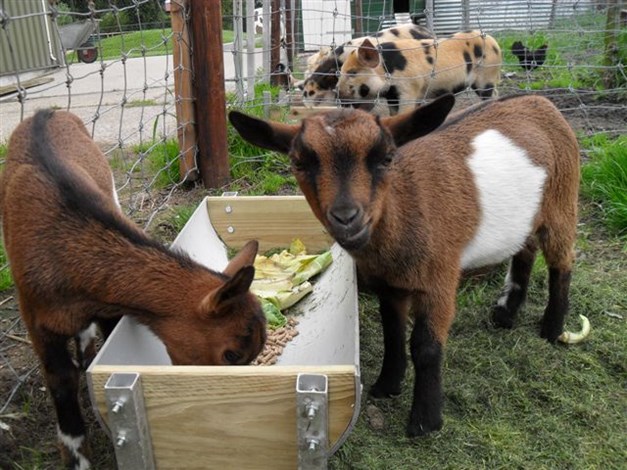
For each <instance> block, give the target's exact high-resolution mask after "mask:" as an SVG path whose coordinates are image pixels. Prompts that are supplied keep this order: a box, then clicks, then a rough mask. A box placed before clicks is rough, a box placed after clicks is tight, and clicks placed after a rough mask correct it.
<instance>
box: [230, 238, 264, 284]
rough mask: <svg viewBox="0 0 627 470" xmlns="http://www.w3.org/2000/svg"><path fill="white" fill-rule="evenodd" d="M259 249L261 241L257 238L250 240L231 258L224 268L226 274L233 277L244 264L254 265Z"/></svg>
mask: <svg viewBox="0 0 627 470" xmlns="http://www.w3.org/2000/svg"><path fill="white" fill-rule="evenodd" d="M257 251H259V242H258V241H257V240H250V241H249V242H248V243H246V244H245V245H244V246H243V247H242V249H241V250H239V252H238V253H237V254H236V255H235V256H234V257H233V258H231V261H229V264H228V265H227V266H226V268H224V271H223V272H224V274H226V275H227V276H230V277H233V276H235V274H236V273H237V272H238V271H239V270H240V269H242V268H243V267H244V266H252V265H253V264H255V256H257Z"/></svg>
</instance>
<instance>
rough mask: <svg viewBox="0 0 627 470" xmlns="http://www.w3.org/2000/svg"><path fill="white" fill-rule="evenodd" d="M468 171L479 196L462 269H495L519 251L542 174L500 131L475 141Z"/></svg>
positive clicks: (527, 231)
mask: <svg viewBox="0 0 627 470" xmlns="http://www.w3.org/2000/svg"><path fill="white" fill-rule="evenodd" d="M473 147H474V153H473V154H472V155H471V156H470V157H469V159H468V166H469V167H470V170H471V172H472V174H473V176H474V182H475V185H476V187H477V189H478V192H479V206H480V211H481V214H480V222H479V227H478V228H477V231H476V232H475V236H474V237H473V239H472V240H471V241H470V243H469V244H468V245H467V246H466V248H465V249H464V252H463V255H462V262H461V264H462V268H463V269H469V268H477V267H480V266H486V265H490V264H496V263H499V262H501V261H503V260H504V259H507V258H509V257H510V256H512V255H514V254H516V253H517V252H519V251H520V249H521V248H522V247H523V245H524V243H525V241H526V240H527V237H528V236H529V235H530V231H531V229H532V225H533V219H534V218H535V216H536V214H537V212H538V209H539V207H540V203H541V202H542V195H543V189H544V181H545V180H546V177H547V174H546V170H545V169H544V168H542V167H539V166H536V165H534V164H533V162H531V160H530V159H529V157H528V156H527V152H526V151H525V150H524V149H522V148H520V147H518V146H517V145H516V144H514V142H512V141H511V140H510V139H508V138H507V137H506V136H504V135H503V134H501V133H500V132H498V131H496V130H494V129H490V130H487V131H485V132H484V133H482V134H480V135H478V136H477V137H475V139H474V141H473Z"/></svg>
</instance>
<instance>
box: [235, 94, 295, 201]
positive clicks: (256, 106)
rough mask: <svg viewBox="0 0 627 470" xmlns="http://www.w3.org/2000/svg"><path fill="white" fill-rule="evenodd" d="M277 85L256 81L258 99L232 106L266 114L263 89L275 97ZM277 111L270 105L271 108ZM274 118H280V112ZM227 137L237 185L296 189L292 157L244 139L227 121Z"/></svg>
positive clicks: (267, 190)
mask: <svg viewBox="0 0 627 470" xmlns="http://www.w3.org/2000/svg"><path fill="white" fill-rule="evenodd" d="M279 90H280V89H279V88H278V87H272V86H270V85H269V84H267V83H259V84H257V85H255V97H259V99H255V100H254V101H252V102H251V103H247V104H246V106H245V107H244V106H241V107H238V106H235V105H233V106H231V107H230V108H229V110H234V109H237V110H239V111H242V112H244V113H247V114H250V115H254V116H258V117H263V116H264V115H265V114H266V105H264V103H263V99H262V98H261V97H262V96H263V92H264V91H269V92H270V94H271V97H272V100H273V101H275V100H276V98H277V97H278V94H279ZM227 101H228V102H231V103H232V102H234V101H235V95H234V94H232V93H231V94H228V95H227ZM270 110H272V111H274V109H273V108H272V107H271V108H270V109H268V111H270ZM275 119H280V116H278V117H276V118H275ZM227 140H228V149H229V158H230V165H231V176H232V178H233V180H234V181H235V183H234V187H239V188H238V189H241V190H243V191H245V192H247V193H248V194H251V195H257V194H276V193H279V192H281V191H287V192H294V191H295V190H296V186H297V185H296V180H295V179H294V177H293V176H292V173H291V171H290V163H289V158H288V157H287V156H285V155H283V154H280V153H278V152H271V151H264V150H263V149H260V148H259V147H257V146H255V145H252V144H250V143H248V142H246V141H245V140H243V139H242V138H241V137H240V135H239V134H238V132H237V131H236V130H235V129H234V128H233V127H232V126H231V125H228V130H227Z"/></svg>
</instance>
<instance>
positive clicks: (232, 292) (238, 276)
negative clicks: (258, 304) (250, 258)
mask: <svg viewBox="0 0 627 470" xmlns="http://www.w3.org/2000/svg"><path fill="white" fill-rule="evenodd" d="M254 278H255V268H254V267H252V266H244V267H243V268H241V269H240V270H239V271H237V272H236V273H235V275H234V276H233V277H231V278H230V279H229V280H228V281H226V282H225V283H224V284H222V285H221V286H220V287H218V288H217V289H215V290H213V291H211V292H209V294H207V295H206V296H205V298H204V299H203V300H202V302H201V303H200V311H201V312H202V313H210V312H215V311H216V310H219V306H220V305H221V304H222V303H224V302H227V301H229V300H231V299H234V298H235V297H238V296H240V295H244V294H246V293H247V292H248V289H250V285H251V284H252V282H253V279H254Z"/></svg>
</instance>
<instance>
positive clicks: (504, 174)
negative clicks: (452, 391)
mask: <svg viewBox="0 0 627 470" xmlns="http://www.w3.org/2000/svg"><path fill="white" fill-rule="evenodd" d="M454 103H455V99H454V97H453V95H445V96H443V97H441V98H439V99H437V100H435V101H433V102H432V103H430V104H428V105H424V106H421V107H419V108H417V109H416V110H414V111H412V112H409V113H405V114H399V115H397V116H393V117H385V118H380V117H376V116H373V115H371V114H369V113H366V112H364V111H361V110H349V109H345V110H337V111H331V112H327V113H320V114H318V115H315V116H311V117H309V118H307V119H305V120H303V121H302V123H301V124H295V125H290V124H282V123H275V122H270V121H263V120H260V119H256V118H252V117H249V116H246V115H243V114H241V113H236V112H231V113H230V120H231V123H232V124H233V125H234V126H235V128H236V129H237V130H238V131H239V132H240V133H241V135H242V136H243V137H244V138H245V139H247V140H249V141H250V142H251V143H253V144H256V145H258V146H260V147H264V148H267V149H272V150H277V151H280V152H285V153H288V154H289V156H290V159H291V162H292V170H293V172H294V174H295V176H296V179H297V180H298V183H299V185H300V187H301V189H302V191H303V193H304V195H305V197H306V198H307V201H308V202H309V204H310V206H311V208H312V210H313V212H314V214H315V215H316V216H317V218H318V219H319V220H320V221H321V222H322V224H323V225H324V226H325V228H326V229H327V230H328V231H329V233H330V234H331V235H332V236H333V237H334V238H335V240H336V241H337V242H338V243H339V244H340V245H341V246H342V247H344V248H345V249H346V250H347V251H348V252H349V253H350V254H351V255H352V257H353V258H354V259H355V262H356V264H357V269H358V272H359V274H360V277H361V279H363V280H364V281H365V283H366V284H367V285H368V286H369V287H370V288H372V289H373V290H374V291H375V292H376V293H377V295H378V296H379V300H380V313H381V320H382V323H383V335H384V345H385V352H384V357H383V366H382V369H381V373H380V375H379V378H378V379H377V381H376V383H375V384H374V385H373V386H372V388H371V390H370V393H371V394H372V395H373V396H375V397H388V396H393V395H397V394H399V393H400V392H401V383H402V381H403V378H404V375H405V369H406V364H407V360H406V351H405V330H406V323H407V317H408V314H410V313H411V314H412V315H413V317H414V328H413V331H412V333H411V340H410V351H411V357H412V360H413V364H414V369H415V373H416V381H415V385H414V395H413V404H412V409H411V414H410V418H409V424H408V427H407V432H408V434H409V435H410V436H416V435H422V434H426V433H429V432H431V431H434V430H438V429H440V428H441V426H442V387H441V363H442V354H443V348H444V345H445V343H446V340H447V336H448V332H449V328H450V326H451V323H452V322H453V318H454V316H455V297H456V290H457V287H458V283H459V280H460V275H461V273H462V271H463V270H466V269H471V268H476V267H479V266H484V265H490V264H495V263H499V262H501V261H503V260H505V259H507V258H511V264H510V268H509V273H508V276H507V280H506V286H505V292H504V294H503V296H502V298H501V299H499V301H498V302H497V304H496V306H495V307H494V312H493V315H492V318H493V321H494V322H495V323H496V324H497V325H499V326H502V327H511V326H512V325H513V321H514V318H515V316H516V313H517V312H518V310H519V308H520V306H521V304H522V303H523V301H524V299H525V296H526V292H527V285H528V282H529V276H530V273H531V268H532V266H533V262H534V258H535V254H536V249H537V246H538V244H539V246H540V247H541V249H542V251H543V253H544V257H545V259H546V263H547V265H548V268H549V301H548V306H547V307H546V310H545V313H544V317H543V319H542V327H541V331H540V334H541V336H542V337H543V338H546V339H547V340H548V341H550V342H554V341H556V340H557V339H558V338H559V337H560V335H561V334H562V330H563V326H564V317H565V315H566V313H567V310H568V290H569V284H570V277H571V269H572V264H573V247H574V243H575V236H576V227H577V197H578V185H579V149H578V145H577V140H576V138H575V135H574V133H573V131H572V130H571V128H570V126H569V125H568V123H567V122H566V120H565V119H564V118H563V116H562V115H561V114H560V112H559V111H558V110H557V109H556V108H555V107H554V106H553V104H552V103H551V102H550V101H548V100H547V99H545V98H542V97H535V96H525V97H516V98H507V99H501V100H495V101H488V102H484V103H481V104H479V105H476V106H474V107H471V108H469V109H468V110H466V111H463V112H461V113H458V114H456V115H454V116H452V117H451V118H450V119H448V120H447V121H445V119H446V117H447V115H448V113H449V112H450V110H451V108H452V107H453V105H454Z"/></svg>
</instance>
